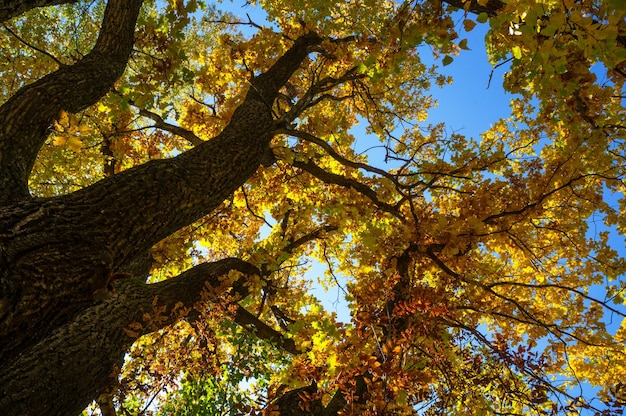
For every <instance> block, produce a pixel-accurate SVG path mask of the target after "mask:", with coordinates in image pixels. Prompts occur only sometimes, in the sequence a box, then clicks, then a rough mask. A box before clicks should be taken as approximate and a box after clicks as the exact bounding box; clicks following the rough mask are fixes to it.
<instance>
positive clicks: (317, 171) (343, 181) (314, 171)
mask: <svg viewBox="0 0 626 416" xmlns="http://www.w3.org/2000/svg"><path fill="white" fill-rule="evenodd" d="M292 165H293V166H295V167H297V168H300V169H302V170H305V171H307V172H309V173H310V174H311V175H313V176H315V177H316V178H318V179H319V180H321V181H323V182H326V183H334V184H335V185H339V186H343V187H345V188H352V189H354V190H356V191H357V192H359V193H361V194H363V195H364V196H366V197H367V198H368V199H369V200H370V201H372V202H373V203H374V205H376V206H377V207H378V208H380V209H381V210H383V211H385V212H388V213H390V214H391V215H393V216H394V217H396V218H399V219H400V220H404V217H402V214H400V213H399V212H398V209H397V207H395V206H393V205H391V204H388V203H386V202H383V201H381V200H380V199H378V195H377V194H376V192H374V190H372V189H371V188H370V187H369V186H367V185H365V184H362V183H361V182H358V181H355V180H354V179H350V178H346V177H345V176H341V175H337V174H335V173H331V172H327V171H325V170H324V169H322V168H320V167H319V166H317V165H316V164H315V163H313V162H312V161H310V160H309V161H306V162H303V161H299V160H294V162H293V163H292Z"/></svg>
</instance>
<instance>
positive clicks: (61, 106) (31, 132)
mask: <svg viewBox="0 0 626 416" xmlns="http://www.w3.org/2000/svg"><path fill="white" fill-rule="evenodd" d="M21 3H26V4H34V3H37V4H38V3H44V2H21ZM141 4H142V0H128V1H124V0H111V1H109V3H108V4H107V7H106V10H105V13H104V19H103V22H102V28H101V30H100V34H99V36H98V40H97V41H96V45H95V46H94V48H93V49H92V51H91V52H90V53H89V54H87V55H86V56H85V57H84V58H83V59H81V60H80V61H78V62H76V63H75V64H74V65H71V66H62V67H60V68H59V69H58V70H57V71H55V72H53V73H51V74H49V75H47V76H45V77H43V78H41V79H40V80H38V81H36V82H34V83H32V84H30V85H27V86H25V87H23V88H21V89H20V90H19V91H18V92H17V93H16V94H15V95H14V96H13V97H11V98H10V99H9V100H8V101H7V102H5V103H4V104H3V105H2V106H1V107H0V125H1V127H0V201H2V200H4V201H10V200H16V199H20V198H22V197H25V196H28V195H29V193H28V177H29V175H30V171H31V169H32V167H33V164H34V162H35V159H36V157H37V154H38V153H39V150H40V148H41V146H42V145H43V144H44V142H45V140H46V138H47V136H48V133H49V127H50V126H51V125H52V123H53V121H54V120H55V118H56V117H58V115H59V112H60V111H61V110H65V111H68V112H70V113H75V112H78V111H80V110H82V109H84V108H86V107H88V106H90V105H92V104H94V103H95V102H97V101H98V100H99V99H100V98H101V97H102V96H104V95H105V94H106V93H107V92H108V91H109V90H110V88H111V87H112V85H113V83H114V82H115V81H116V80H117V79H118V78H119V77H120V76H121V75H122V73H123V72H124V69H125V67H126V63H127V61H128V58H129V56H130V53H131V50H132V46H133V42H134V31H135V23H136V20H137V16H138V14H139V9H140V8H141ZM5 7H8V6H5ZM1 10H2V5H1V4H0V11H1Z"/></svg>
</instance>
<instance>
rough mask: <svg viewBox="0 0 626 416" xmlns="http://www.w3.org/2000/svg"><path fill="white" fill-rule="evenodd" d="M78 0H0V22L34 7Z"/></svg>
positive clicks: (76, 0)
mask: <svg viewBox="0 0 626 416" xmlns="http://www.w3.org/2000/svg"><path fill="white" fill-rule="evenodd" d="M78 1H79V0H17V1H16V0H2V1H0V22H5V21H7V20H9V19H12V18H14V17H16V16H19V15H20V14H22V13H26V12H27V11H29V10H30V9H34V8H35V7H46V6H55V5H58V4H68V3H78Z"/></svg>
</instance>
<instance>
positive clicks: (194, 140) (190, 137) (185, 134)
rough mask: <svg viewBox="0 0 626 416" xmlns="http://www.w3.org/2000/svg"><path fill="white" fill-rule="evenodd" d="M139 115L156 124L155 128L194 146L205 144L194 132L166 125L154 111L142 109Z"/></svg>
mask: <svg viewBox="0 0 626 416" xmlns="http://www.w3.org/2000/svg"><path fill="white" fill-rule="evenodd" d="M139 115H141V116H144V117H148V118H149V119H151V120H153V121H154V122H155V124H154V127H156V128H158V129H161V130H165V131H169V132H170V133H172V134H175V135H177V136H180V137H182V138H183V139H185V140H187V141H188V142H189V143H190V144H191V145H192V146H198V145H199V144H202V143H204V140H202V139H201V138H199V137H198V136H196V135H195V134H194V133H193V132H192V131H190V130H187V129H184V128H182V127H180V126H175V125H173V124H170V123H166V122H165V120H163V118H162V117H161V116H160V115H158V114H156V113H153V112H152V111H148V110H144V109H141V110H139Z"/></svg>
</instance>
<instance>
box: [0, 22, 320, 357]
mask: <svg viewBox="0 0 626 416" xmlns="http://www.w3.org/2000/svg"><path fill="white" fill-rule="evenodd" d="M319 41H320V39H319V38H318V37H317V36H316V35H314V34H311V35H305V36H303V37H301V38H299V39H298V40H296V42H295V43H294V45H293V46H292V48H291V49H289V50H288V51H287V52H286V53H285V55H283V56H282V57H281V58H279V59H278V61H277V62H276V63H275V64H274V65H273V66H272V67H271V68H270V69H269V70H268V71H267V72H266V73H265V74H263V75H261V76H259V77H257V78H255V79H253V80H252V81H251V87H250V90H249V92H248V95H247V97H246V99H245V100H244V102H243V103H242V105H241V106H240V107H239V108H237V110H235V112H234V114H233V116H232V119H231V122H230V123H229V124H228V126H227V127H226V128H225V129H224V130H223V131H222V133H220V134H219V135H218V136H216V137H215V138H213V139H211V140H208V141H206V142H204V143H202V144H200V145H199V146H196V147H195V148H194V149H192V150H189V151H187V152H185V153H183V154H181V155H179V156H178V157H175V158H172V159H167V160H155V161H152V162H149V163H146V164H145V165H142V166H139V167H137V168H134V169H129V170H127V171H124V172H122V173H120V174H117V175H115V176H113V177H110V178H107V179H104V180H102V181H100V182H98V183H96V184H94V185H92V186H90V187H88V188H85V189H83V190H81V191H78V192H75V193H73V194H70V195H66V196H62V197H58V198H51V199H47V200H28V199H27V200H22V201H18V202H16V203H14V204H12V205H7V206H5V207H4V208H2V209H0V249H1V251H0V254H2V256H0V260H2V262H0V272H3V270H6V275H4V276H2V273H0V277H1V278H0V294H1V295H2V298H0V345H2V344H3V341H4V342H7V344H9V343H10V344H12V347H13V349H15V348H18V349H17V350H19V348H23V345H21V346H19V344H23V343H30V342H34V340H33V339H32V338H29V337H28V336H27V335H28V331H35V332H36V333H41V334H45V333H47V332H48V331H50V330H52V329H53V328H55V327H56V326H58V325H60V324H62V323H63V322H64V320H66V319H67V317H68V316H70V315H71V314H72V313H75V307H77V306H76V305H79V303H80V302H81V301H86V300H88V299H90V297H91V296H92V293H93V292H94V290H98V289H100V288H101V286H102V283H99V282H103V281H104V282H105V281H106V279H103V278H102V276H103V275H104V276H105V277H106V275H107V273H110V272H111V271H112V270H117V269H118V268H120V267H121V266H122V265H124V264H127V263H129V262H132V260H133V259H135V258H136V257H137V256H138V255H144V254H145V253H146V251H147V250H148V249H149V248H150V247H152V246H153V245H154V244H156V243H157V242H159V241H160V240H162V239H163V238H165V237H167V236H169V235H170V234H172V233H173V232H175V231H177V230H178V229H180V228H181V227H184V226H186V225H188V224H190V223H192V222H194V221H196V220H197V219H199V218H201V217H202V216H204V215H206V214H208V213H210V212H211V211H212V210H213V209H215V208H216V207H217V206H218V205H219V204H221V203H222V201H224V200H225V199H226V198H227V197H228V196H229V195H231V194H232V192H234V191H235V190H236V189H237V188H239V187H240V186H241V185H242V184H243V183H245V182H246V180H248V179H249V178H250V176H251V175H252V174H253V173H254V172H255V171H256V169H257V168H258V166H259V164H260V163H261V161H262V160H264V157H265V156H266V154H267V152H268V151H269V142H270V140H271V138H272V136H273V134H274V131H275V128H276V125H275V124H276V123H275V122H274V120H273V116H272V112H271V107H270V106H271V103H272V102H273V100H274V99H275V98H276V96H277V94H278V89H279V88H280V86H281V85H282V84H284V83H285V82H286V80H287V79H288V78H289V77H290V76H291V74H293V72H295V71H296V70H297V69H298V68H299V67H300V65H301V63H302V61H303V60H304V59H305V57H306V56H307V55H308V53H309V47H310V46H311V45H313V44H316V43H318V42H319ZM60 308H61V309H60Z"/></svg>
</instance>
